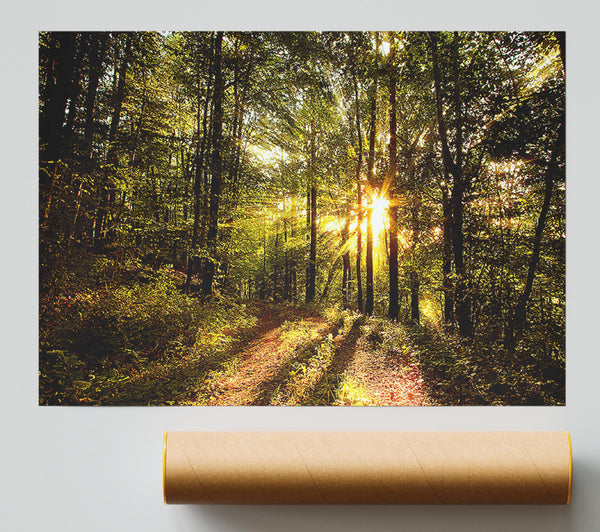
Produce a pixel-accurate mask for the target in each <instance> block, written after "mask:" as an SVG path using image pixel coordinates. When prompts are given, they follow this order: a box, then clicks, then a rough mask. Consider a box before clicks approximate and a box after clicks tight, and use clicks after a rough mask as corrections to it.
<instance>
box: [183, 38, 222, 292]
mask: <svg viewBox="0 0 600 532" xmlns="http://www.w3.org/2000/svg"><path fill="white" fill-rule="evenodd" d="M214 45H215V44H214V41H213V42H212V43H211V54H210V58H209V60H208V71H207V76H206V78H207V81H206V95H205V98H204V110H203V115H202V125H200V92H201V87H202V83H201V77H202V69H201V68H200V67H199V68H198V96H197V98H198V110H197V115H196V129H197V131H198V138H197V139H196V153H195V157H194V158H195V164H194V225H193V228H192V241H191V243H190V250H189V252H188V271H187V278H186V281H185V291H186V293H188V294H189V292H190V289H191V285H192V276H193V275H194V273H195V272H196V270H197V267H198V259H197V255H196V254H197V247H198V236H199V234H200V220H201V217H202V214H201V211H202V188H203V187H202V185H203V184H204V160H205V152H206V141H207V139H208V131H207V129H208V109H209V102H210V101H211V84H212V77H213V55H214Z"/></svg>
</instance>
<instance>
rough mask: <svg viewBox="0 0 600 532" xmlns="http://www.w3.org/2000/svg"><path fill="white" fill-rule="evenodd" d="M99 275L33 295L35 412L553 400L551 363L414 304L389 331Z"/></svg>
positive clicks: (137, 277) (135, 273) (154, 279)
mask: <svg viewBox="0 0 600 532" xmlns="http://www.w3.org/2000/svg"><path fill="white" fill-rule="evenodd" d="M86 257H87V256H84V258H86ZM87 258H88V259H89V260H96V261H98V260H99V259H97V258H94V257H91V258H90V257H87ZM94 264H96V263H94ZM102 264H104V263H102ZM86 268H87V270H90V268H89V266H87V265H86V263H82V266H81V269H82V270H84V269H86ZM104 268H105V270H101V272H102V274H103V276H102V282H95V283H93V282H91V281H90V280H89V279H86V278H85V277H83V276H80V275H77V276H72V279H75V281H76V282H75V281H73V280H71V281H70V282H71V284H70V285H69V284H68V283H64V282H55V283H53V284H52V285H51V286H54V287H59V288H61V290H56V292H53V291H52V290H49V289H47V290H46V291H45V293H44V297H43V298H42V299H41V304H40V309H41V312H40V404H53V405H61V404H62V405H215V406H218V405H223V406H225V405H290V406H291V405H307V406H308V405H340V406H345V405H374V406H403V405H404V406H420V405H548V404H564V366H563V365H562V364H561V363H560V361H558V362H553V363H552V364H549V363H548V362H547V361H544V360H541V359H540V357H539V356H538V355H537V352H536V351H533V350H530V351H526V350H521V351H520V352H519V351H517V352H508V351H506V350H504V349H502V347H501V346H500V345H499V344H498V343H497V342H496V343H494V342H490V341H486V340H485V339H484V338H479V339H464V338H461V337H460V336H459V335H458V334H456V333H455V332H453V331H452V330H445V329H444V328H443V327H440V325H439V323H438V322H437V321H436V319H435V315H434V314H432V313H431V312H428V304H429V303H430V302H429V303H428V300H427V299H426V298H424V299H423V301H422V307H423V308H422V314H423V315H422V322H423V324H422V325H419V324H414V323H410V322H408V321H407V322H398V323H394V322H391V321H389V320H388V319H386V318H383V317H376V316H373V317H368V316H365V315H364V314H360V313H358V312H355V311H351V310H340V309H336V308H330V309H324V308H322V307H318V306H302V305H296V306H295V305H291V304H284V303H275V302H269V301H262V302H261V301H238V300H235V299H227V298H222V299H217V300H215V301H202V300H201V299H198V298H194V297H189V296H186V295H185V294H183V293H181V291H180V290H178V289H177V288H176V287H175V286H174V279H173V277H174V273H173V272H172V271H166V272H162V273H161V272H154V271H152V270H148V269H147V268H146V269H140V267H139V266H138V265H137V264H135V263H132V264H131V266H130V267H129V268H124V267H123V266H121V265H119V266H118V267H113V266H112V263H110V262H108V261H106V265H105V266H104ZM142 281H143V282H142ZM110 283H112V285H111V284H110ZM66 286H68V289H66V288H65V287H66ZM429 306H431V305H429Z"/></svg>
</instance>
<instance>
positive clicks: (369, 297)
mask: <svg viewBox="0 0 600 532" xmlns="http://www.w3.org/2000/svg"><path fill="white" fill-rule="evenodd" d="M376 119H377V75H375V79H374V80H373V88H372V95H371V123H370V132H369V155H368V157H367V179H368V181H369V185H370V186H371V189H372V192H371V194H373V195H375V194H374V193H375V191H376V189H377V186H376V184H375V177H374V174H373V168H374V164H375V133H376V132H375V128H376V124H377V120H376ZM366 262H367V286H366V288H367V291H366V300H365V314H367V315H369V316H370V315H371V314H373V299H374V292H373V199H372V198H369V204H368V206H367V255H366Z"/></svg>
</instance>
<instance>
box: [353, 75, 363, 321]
mask: <svg viewBox="0 0 600 532" xmlns="http://www.w3.org/2000/svg"><path fill="white" fill-rule="evenodd" d="M353 81H354V101H355V103H356V135H357V137H358V160H357V161H356V194H357V198H356V202H357V204H358V220H357V222H358V226H357V228H356V290H357V306H358V311H359V312H362V311H363V293H362V275H361V266H362V264H361V263H362V223H363V209H362V188H361V184H360V172H361V167H362V156H363V147H362V131H361V127H360V108H359V99H358V82H357V80H356V73H355V72H353Z"/></svg>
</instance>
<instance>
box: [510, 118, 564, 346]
mask: <svg viewBox="0 0 600 532" xmlns="http://www.w3.org/2000/svg"><path fill="white" fill-rule="evenodd" d="M564 145H565V124H564V121H563V122H562V123H561V125H560V127H559V128H558V134H557V136H556V140H555V141H554V144H553V145H552V151H551V153H550V160H549V161H548V164H547V165H546V170H545V172H544V182H545V188H544V202H543V203H542V208H541V210H540V216H539V218H538V221H537V225H536V227H535V236H534V239H533V249H532V252H531V257H530V258H529V266H528V268H527V280H526V281H525V288H524V289H523V292H522V293H521V295H520V297H519V301H518V303H517V306H516V308H515V312H514V314H513V316H512V317H511V318H510V319H509V323H508V328H507V333H506V336H505V338H504V345H505V347H506V348H507V349H514V348H515V347H516V344H517V341H518V339H519V337H520V335H521V333H522V331H523V327H524V326H525V322H526V318H527V303H528V302H529V298H530V296H531V289H532V288H533V280H534V278H535V270H536V268H537V265H538V262H539V260H540V250H541V244H542V234H543V233H544V227H545V225H546V218H547V217H548V211H549V210H550V200H551V199H552V191H553V188H554V179H555V176H556V174H557V159H558V157H559V155H560V153H561V152H562V150H563V149H564Z"/></svg>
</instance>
